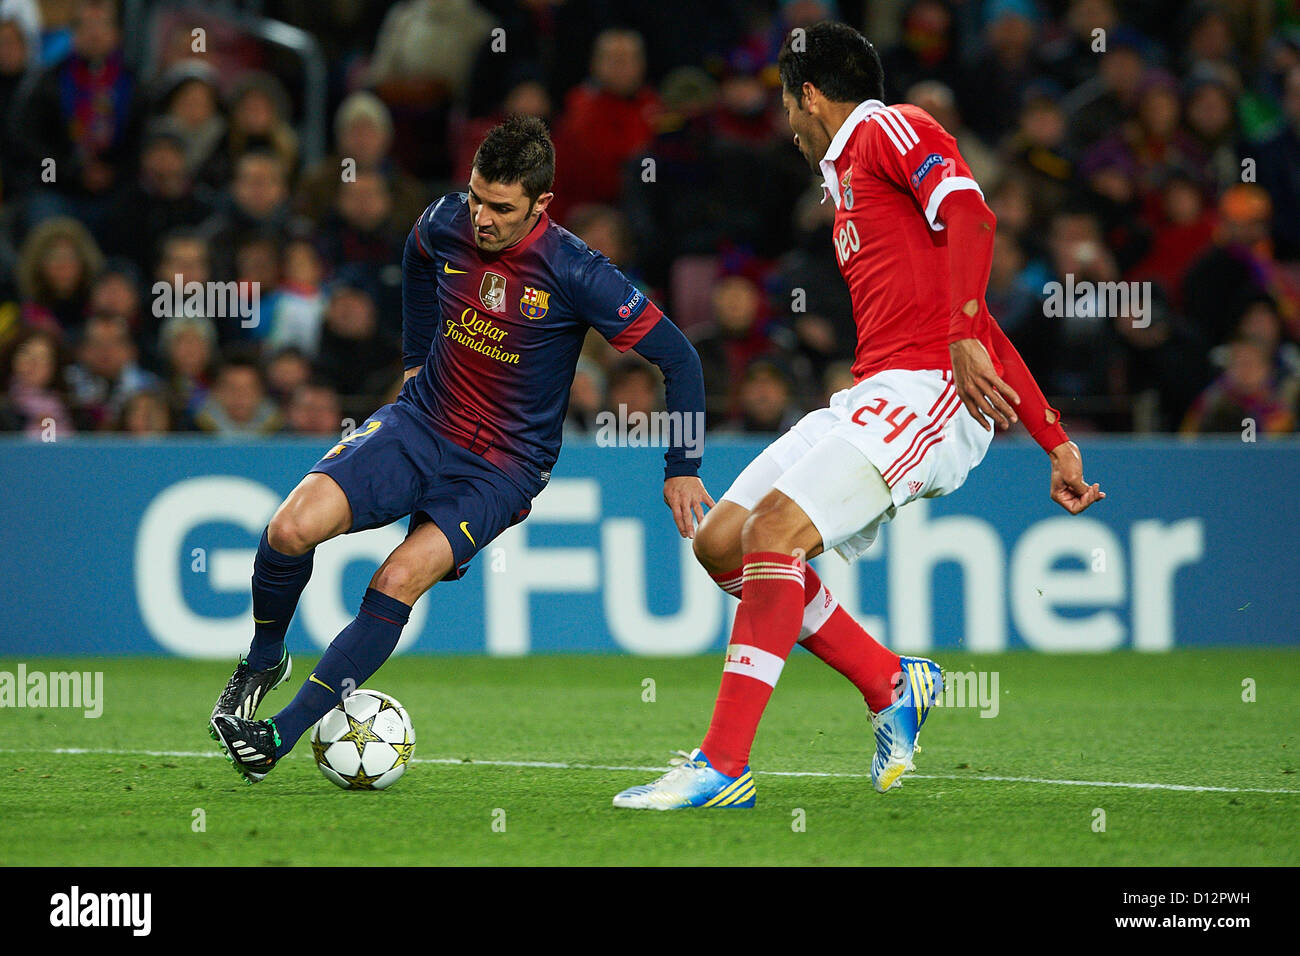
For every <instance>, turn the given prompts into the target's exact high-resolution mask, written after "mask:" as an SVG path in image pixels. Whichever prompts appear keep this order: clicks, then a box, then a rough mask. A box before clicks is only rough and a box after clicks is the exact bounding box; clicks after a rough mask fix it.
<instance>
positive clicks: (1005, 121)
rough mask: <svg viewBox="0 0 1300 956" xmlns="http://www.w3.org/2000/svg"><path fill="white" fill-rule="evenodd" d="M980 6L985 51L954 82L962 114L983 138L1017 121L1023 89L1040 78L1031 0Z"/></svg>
mask: <svg viewBox="0 0 1300 956" xmlns="http://www.w3.org/2000/svg"><path fill="white" fill-rule="evenodd" d="M983 10H984V44H985V49H984V51H983V52H982V53H981V54H979V56H977V57H976V58H975V60H974V61H973V62H972V63H971V64H970V65H969V67H968V68H967V70H966V74H965V77H964V78H963V80H962V81H961V82H960V83H958V84H956V85H955V87H954V89H956V91H957V94H958V96H959V97H960V98H961V115H962V116H963V117H965V118H966V122H967V123H969V124H970V126H971V128H972V129H974V130H975V132H976V133H978V134H979V135H980V136H982V137H983V138H984V139H985V141H987V142H997V141H998V140H999V139H1000V138H1001V137H1002V136H1003V135H1004V133H1005V132H1006V130H1008V129H1011V128H1013V127H1014V126H1015V123H1016V111H1017V109H1018V108H1019V103H1020V96H1021V91H1022V90H1024V89H1026V88H1027V87H1029V86H1030V85H1031V84H1032V83H1033V82H1034V81H1035V80H1036V79H1038V78H1039V75H1040V72H1041V69H1042V64H1041V63H1039V61H1038V57H1037V55H1036V52H1035V41H1036V38H1037V35H1038V32H1039V14H1038V11H1037V9H1036V8H1035V7H1034V4H1033V2H1032V0H989V2H987V3H985V4H984V6H983Z"/></svg>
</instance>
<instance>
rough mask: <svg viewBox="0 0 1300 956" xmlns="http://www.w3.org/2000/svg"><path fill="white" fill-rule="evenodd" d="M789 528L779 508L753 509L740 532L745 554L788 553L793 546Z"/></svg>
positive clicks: (788, 523) (761, 507)
mask: <svg viewBox="0 0 1300 956" xmlns="http://www.w3.org/2000/svg"><path fill="white" fill-rule="evenodd" d="M790 531H791V526H790V522H789V520H788V519H787V517H786V515H785V514H783V512H782V510H781V509H780V508H779V507H763V506H762V505H761V504H760V505H759V507H757V508H755V509H754V511H753V512H752V513H751V514H750V516H749V517H748V518H746V519H745V526H744V528H743V529H742V530H741V532H740V542H741V546H742V547H743V549H744V551H745V553H746V554H748V553H750V552H752V551H789V550H790V548H792V547H793V546H794V543H793V540H792V539H791V535H790Z"/></svg>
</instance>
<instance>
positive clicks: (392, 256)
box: [315, 170, 423, 332]
mask: <svg viewBox="0 0 1300 956" xmlns="http://www.w3.org/2000/svg"><path fill="white" fill-rule="evenodd" d="M421 212H423V210H421ZM417 218H418V214H417ZM414 224H415V220H414V219H412V220H411V221H410V222H407V223H402V224H400V225H399V224H397V223H395V222H394V221H393V197H392V194H391V192H390V191H389V189H388V182H387V180H385V179H384V177H383V176H381V175H380V174H379V173H378V172H376V171H373V170H370V171H366V172H358V173H357V177H356V181H355V182H351V183H345V184H344V185H343V186H342V187H341V188H340V189H339V192H338V196H337V197H336V206H335V208H334V210H333V211H332V212H331V213H330V215H329V216H327V217H326V219H325V221H324V222H323V223H322V224H321V225H320V227H319V229H318V230H317V233H316V236H315V241H316V243H317V245H318V247H319V248H320V250H321V253H322V254H323V256H324V257H325V260H326V261H327V262H331V263H334V264H336V265H339V266H342V265H344V264H346V265H347V267H348V268H349V269H351V270H353V271H354V272H356V273H357V274H358V275H364V279H365V282H366V283H367V285H369V286H371V287H372V288H373V290H374V293H375V295H376V296H377V297H378V298H377V306H378V308H379V309H380V315H381V316H382V317H383V318H384V319H386V320H388V321H386V322H385V323H384V324H385V325H387V326H391V327H392V328H393V329H395V330H396V331H399V332H400V329H397V325H398V321H397V320H399V318H400V315H401V308H402V287H401V274H400V270H397V269H394V266H395V264H396V263H399V262H401V260H402V247H403V245H404V244H405V242H406V235H407V233H408V232H409V231H410V229H411V227H412V226H413V225H414Z"/></svg>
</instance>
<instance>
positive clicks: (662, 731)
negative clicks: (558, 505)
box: [0, 650, 1300, 866]
mask: <svg viewBox="0 0 1300 956" xmlns="http://www.w3.org/2000/svg"><path fill="white" fill-rule="evenodd" d="M936 657H937V658H938V659H939V660H940V661H941V663H943V664H944V666H945V667H946V668H948V669H949V670H959V671H971V670H981V671H990V672H993V671H996V672H997V674H998V684H999V690H1000V695H999V698H1000V699H999V712H998V715H997V716H996V717H993V718H982V717H980V716H979V710H978V709H975V708H966V709H959V708H955V707H950V708H943V709H939V710H936V711H935V712H933V713H932V715H931V717H930V719H929V721H928V723H927V724H926V727H925V731H924V733H923V734H922V738H921V739H922V745H923V748H924V749H923V752H922V753H920V754H919V755H918V756H917V760H916V763H917V775H915V776H912V775H909V776H908V777H906V778H904V780H905V785H904V786H903V788H902V789H901V790H898V791H895V792H891V793H889V794H887V795H885V796H881V795H879V794H876V793H874V792H873V791H872V789H871V784H870V780H869V779H868V778H867V776H866V769H867V765H868V760H869V756H870V750H871V733H870V726H869V724H868V722H867V720H866V717H865V715H864V709H863V706H862V703H861V699H860V698H859V697H857V695H856V693H855V692H854V690H853V688H852V687H851V686H850V685H849V684H848V683H846V682H845V681H844V680H843V678H841V677H839V675H837V674H834V673H833V672H831V671H830V670H829V669H827V668H826V667H825V666H824V665H822V664H821V663H820V662H818V661H817V660H816V659H815V658H813V657H812V656H811V655H809V654H806V653H804V652H803V651H796V653H795V655H794V656H793V657H792V658H791V661H790V663H789V665H788V666H787V668H786V670H785V673H784V674H783V675H782V678H781V682H780V685H779V686H778V687H777V690H776V692H775V695H774V696H773V699H772V703H771V704H770V705H769V707H768V711H767V715H766V717H765V719H764V722H763V725H762V726H761V727H760V728H759V732H758V739H757V741H756V742H755V745H754V751H753V759H752V762H753V766H754V769H755V772H756V776H757V785H758V806H757V808H756V809H754V810H741V811H707V812H701V811H687V812H678V813H653V812H632V811H624V810H615V809H614V808H613V807H612V806H611V805H610V798H611V797H612V796H613V795H614V793H615V792H617V791H618V790H620V789H622V788H623V787H626V786H629V785H631V784H635V783H642V782H646V781H648V780H649V779H651V778H652V776H654V774H653V773H652V772H648V771H646V770H643V769H610V768H646V767H658V766H662V765H663V764H664V763H666V761H667V758H668V756H669V751H670V750H673V749H677V748H685V749H689V748H690V747H692V746H694V745H695V744H696V743H698V741H699V739H700V737H701V736H702V734H703V731H704V730H705V728H706V726H707V722H708V718H709V713H710V710H711V706H712V701H713V695H714V693H715V692H716V690H717V685H718V679H719V674H720V662H719V661H718V660H717V659H715V658H712V657H709V658H693V659H673V660H663V659H644V658H631V657H612V656H611V657H605V656H563V657H559V656H556V657H548V656H538V657H530V658H526V659H511V660H494V659H487V658H478V657H403V658H398V659H395V660H393V661H390V662H389V663H388V664H386V665H385V666H384V668H383V669H382V670H381V671H380V672H379V674H378V675H376V676H375V677H374V678H372V680H371V681H369V682H368V686H373V687H376V688H378V689H381V690H384V691H386V692H388V693H390V694H393V695H394V696H396V697H397V698H398V699H399V700H401V701H402V702H403V704H405V705H406V707H407V709H408V711H409V712H410V714H411V717H412V720H413V722H414V724H415V727H416V732H417V737H418V740H417V746H416V750H415V757H416V761H417V762H415V763H413V765H412V766H411V768H410V770H409V772H408V773H407V774H406V776H405V777H404V778H403V779H401V780H399V781H398V782H397V784H396V785H395V786H394V787H393V788H392V789H391V790H388V791H385V792H382V793H346V792H343V791H341V790H338V789H336V788H335V787H334V786H333V785H331V784H330V783H328V782H327V781H326V780H325V778H324V777H322V776H321V774H320V773H319V771H317V769H316V767H315V764H314V763H313V762H312V758H311V748H310V747H309V746H308V745H307V742H306V741H303V742H302V743H300V745H299V747H298V749H297V750H295V751H294V753H293V754H292V755H291V756H290V757H289V758H288V759H287V760H285V761H284V762H282V763H281V764H280V766H279V767H277V768H276V770H275V771H274V772H273V773H272V774H271V775H270V776H269V777H268V778H267V779H266V781H264V782H263V783H261V784H258V785H256V786H248V785H246V784H244V783H243V782H242V780H241V779H240V778H239V777H238V776H237V775H236V774H235V772H234V771H233V770H232V768H231V767H230V765H229V764H227V762H226V761H225V759H224V758H222V757H220V756H219V755H218V754H217V750H216V747H215V745H214V744H213V743H212V741H211V740H209V739H208V737H207V734H206V733H205V725H206V719H207V714H208V712H209V710H210V708H211V705H212V702H213V700H214V699H215V697H216V694H217V692H218V691H219V690H220V688H221V686H222V684H223V683H224V680H225V678H226V677H227V676H228V673H229V670H230V668H229V665H226V664H218V663H197V662H193V661H181V660H170V659H169V660H159V659H79V660H53V659H28V660H26V661H24V663H25V664H26V666H27V668H28V671H29V672H31V671H33V670H44V671H58V670H71V669H76V670H81V671H85V670H91V671H95V670H102V671H103V672H104V698H105V703H104V712H103V715H102V716H101V717H99V718H98V719H88V718H85V717H83V716H82V714H81V712H80V711H75V710H66V709H44V710H37V709H8V708H6V709H3V710H0V864H6V865H17V864H25V865H32V864H36V865H46V864H48V865H99V864H136V865H208V864H220V865H285V864H315V865H346V866H355V865H366V864H389V865H393V864H415V865H421V864H432V865H462V864H466V865H468V864H489V865H529V864H548V865H568V864H614V865H619V864H634V865H647V864H648V865H660V864H662V865H683V864H705V865H709V864H760V865H761V864H794V865H800V864H813V865H817V864H825V865H864V866H880V865H898V864H904V865H916V864H923V865H929V864H943V865H953V864H956V865H962V864H981V865H1057V864H1085V865H1094V864H1095V865H1125V866H1133V865H1138V866H1141V865H1184V864H1199V865H1258V864H1266V865H1283V864H1285V865H1296V864H1297V863H1300V844H1298V843H1297V841H1296V839H1295V833H1296V832H1297V829H1300V775H1297V770H1300V690H1298V689H1297V688H1300V651H1296V650H1234V651H1225V650H1213V651H1209V650H1206V651H1199V650H1180V651H1177V652H1174V653H1172V654H1168V655H1137V654H1132V653H1122V654H1114V655H1104V656H1065V657H1058V656H1045V655H1034V654H1028V653H1022V654H1009V655H1000V656H974V655H970V654H965V653H962V652H955V653H954V652H945V653H939V654H937V655H936ZM17 663H18V662H17V661H4V660H0V671H9V672H11V673H12V672H14V671H15V670H16V667H17ZM311 663H312V661H311V660H310V659H308V658H306V657H305V656H304V657H301V658H299V659H298V660H297V661H295V679H294V680H293V681H291V683H290V684H289V685H286V687H284V688H281V689H279V690H277V691H275V692H274V693H273V694H272V695H271V697H270V699H269V701H268V702H267V704H266V705H265V706H264V707H263V711H262V713H263V715H265V714H269V713H274V711H275V710H278V709H279V708H280V707H281V706H283V705H284V703H286V702H287V701H288V700H289V698H290V696H291V695H292V693H293V691H294V690H295V689H296V687H297V684H298V681H299V680H300V679H301V678H302V677H304V676H305V675H306V674H307V673H309V666H310V664H311ZM647 678H649V679H652V680H653V682H654V683H653V685H648V684H646V683H645V681H646V679H647ZM1247 679H1250V680H1251V681H1253V682H1254V695H1255V700H1254V701H1253V702H1247V701H1244V700H1243V682H1244V681H1246V680H1247ZM651 687H652V689H653V697H654V700H653V701H647V700H645V699H643V698H645V697H648V696H650V693H649V690H650V689H651ZM63 750H73V751H75V752H60V751H63ZM511 762H519V763H531V762H549V763H554V764H561V765H562V766H514V765H511ZM775 771H779V772H780V773H774V772H775ZM795 772H804V773H806V774H808V775H794V774H795ZM991 778H1002V779H991ZM1066 781H1074V782H1075V783H1069V782H1066ZM1100 783H1112V784H1116V783H1118V784H1127V785H1132V784H1159V785H1161V786H1159V787H1145V788H1143V787H1137V786H1099V785H1098V784H1100ZM1180 788H1185V789H1180ZM1208 788H1221V789H1208ZM196 811H202V813H201V814H199V813H196ZM501 811H504V812H501ZM1098 811H1102V812H1103V813H1104V826H1105V829H1104V831H1101V830H1100V829H1099V824H1100V823H1101V821H1102V819H1103V818H1102V816H1101V815H1100V814H1099V813H1098ZM200 820H201V822H202V823H203V827H202V829H199V828H198V827H197V821H200ZM494 823H495V824H496V826H495V827H494ZM502 823H504V830H502V826H501V825H502ZM801 823H802V826H800V824H801ZM904 848H905V849H904Z"/></svg>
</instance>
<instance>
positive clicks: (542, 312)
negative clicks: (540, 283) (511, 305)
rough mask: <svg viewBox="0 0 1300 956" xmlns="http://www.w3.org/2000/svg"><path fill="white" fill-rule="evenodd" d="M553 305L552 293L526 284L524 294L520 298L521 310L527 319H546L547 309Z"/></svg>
mask: <svg viewBox="0 0 1300 956" xmlns="http://www.w3.org/2000/svg"><path fill="white" fill-rule="evenodd" d="M550 306H551V294H550V293H549V292H543V291H542V290H541V289H534V288H533V287H532V286H529V285H526V286H524V294H523V296H522V297H521V298H520V299H519V311H520V312H522V313H523V315H524V318H526V319H544V318H546V310H547V309H549V308H550Z"/></svg>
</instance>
